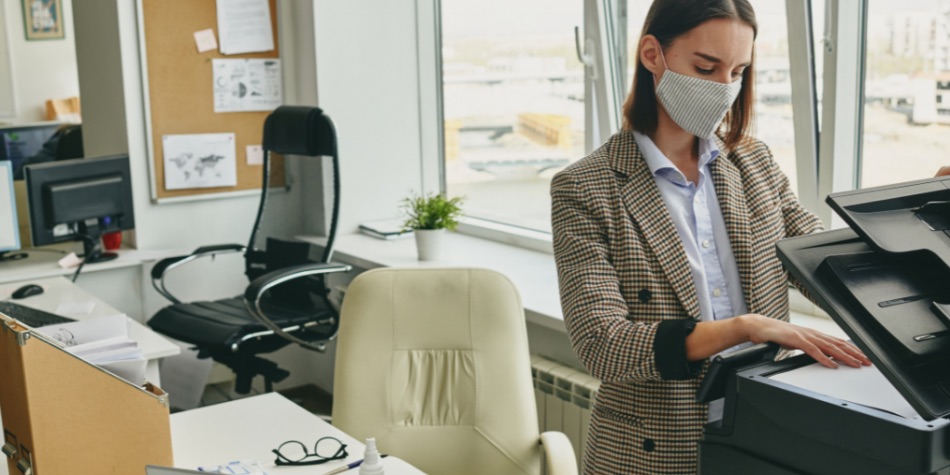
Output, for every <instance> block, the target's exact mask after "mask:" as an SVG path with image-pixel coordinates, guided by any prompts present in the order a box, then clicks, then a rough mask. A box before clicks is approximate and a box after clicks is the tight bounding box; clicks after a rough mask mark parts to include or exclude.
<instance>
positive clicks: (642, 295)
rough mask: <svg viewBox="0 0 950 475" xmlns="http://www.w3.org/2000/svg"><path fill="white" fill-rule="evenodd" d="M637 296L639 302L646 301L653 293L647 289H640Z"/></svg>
mask: <svg viewBox="0 0 950 475" xmlns="http://www.w3.org/2000/svg"><path fill="white" fill-rule="evenodd" d="M637 297H638V298H639V299H640V301H641V302H643V303H647V302H649V301H650V299H651V298H653V293H652V292H650V291H649V290H648V289H642V290H640V292H639V293H637Z"/></svg>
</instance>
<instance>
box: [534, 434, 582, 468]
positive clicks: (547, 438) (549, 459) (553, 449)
mask: <svg viewBox="0 0 950 475" xmlns="http://www.w3.org/2000/svg"><path fill="white" fill-rule="evenodd" d="M541 445H542V446H543V447H544V461H545V463H546V464H547V468H548V470H547V473H548V475H577V457H575V456H574V447H573V446H571V441H570V439H568V438H567V436H566V435H564V433H563V432H554V431H549V432H543V433H541Z"/></svg>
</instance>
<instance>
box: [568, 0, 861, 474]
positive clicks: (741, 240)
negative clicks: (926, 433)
mask: <svg viewBox="0 0 950 475" xmlns="http://www.w3.org/2000/svg"><path fill="white" fill-rule="evenodd" d="M755 35H756V22H755V15H754V13H753V11H752V8H751V6H750V5H749V3H748V1H747V0H709V1H702V2H697V1H695V0H656V1H655V2H654V3H653V5H652V7H651V9H650V12H649V13H648V15H647V19H646V22H645V24H644V27H643V33H642V35H641V40H640V44H639V48H638V58H637V59H638V61H637V70H636V75H635V78H634V83H633V90H632V92H631V94H630V96H629V98H628V99H627V102H626V104H625V105H624V118H625V125H624V130H623V131H621V132H620V133H618V134H616V135H614V136H613V137H612V138H611V139H610V140H609V141H608V142H607V143H606V144H604V145H603V146H602V147H601V148H599V149H598V150H596V151H594V152H593V153H592V154H591V155H589V156H588V157H586V158H584V159H582V160H580V161H578V162H576V163H574V164H572V165H570V166H569V167H567V168H566V169H565V170H564V171H562V172H560V173H559V174H558V175H557V176H555V178H554V180H553V181H552V184H551V195H552V201H553V204H552V206H553V216H552V221H553V232H554V252H555V259H556V261H557V266H558V276H559V280H560V289H561V301H562V305H563V308H564V318H565V323H566V325H567V329H568V333H569V335H570V337H571V341H572V344H573V346H574V350H575V352H576V353H577V355H578V356H579V358H580V360H581V361H582V362H583V363H584V364H585V365H586V367H587V368H588V370H589V371H590V372H591V374H592V375H594V376H596V377H598V378H600V379H601V381H602V384H601V387H600V391H599V393H598V397H597V401H596V403H595V405H594V411H593V416H592V421H591V428H590V434H589V436H588V444H587V448H586V460H587V462H586V466H585V470H584V472H585V473H588V474H595V473H596V474H600V473H604V474H607V473H610V474H620V473H650V474H659V473H695V472H696V462H697V443H698V442H699V439H700V436H701V432H702V426H703V424H704V423H705V422H706V421H707V418H709V417H714V416H715V414H712V415H710V411H712V412H713V413H715V412H716V410H717V407H715V406H714V405H711V406H710V407H707V406H705V405H702V404H698V403H696V402H694V401H695V394H696V389H697V387H698V386H699V382H700V375H701V374H702V369H703V363H704V361H705V360H706V359H708V358H709V357H710V356H713V355H715V354H717V353H720V352H722V351H724V350H727V349H730V348H733V347H735V346H737V345H741V344H744V343H746V342H752V343H759V342H765V341H773V342H776V343H779V344H781V345H782V346H784V347H786V348H798V349H802V350H804V351H805V352H806V353H808V354H809V355H811V356H812V357H813V358H815V360H817V361H818V362H819V363H821V364H823V365H825V366H829V367H836V366H837V363H836V362H840V363H844V364H846V365H849V366H854V367H857V366H860V365H868V364H870V361H869V360H868V359H867V358H866V357H865V356H864V355H863V354H862V353H861V352H860V350H858V349H857V348H856V347H855V346H854V345H852V344H850V343H848V342H846V341H843V340H840V339H837V338H833V337H831V336H828V335H825V334H822V333H820V332H817V331H814V330H810V329H806V328H802V327H797V326H795V325H791V324H789V323H787V320H788V274H787V273H786V272H785V271H784V270H783V269H782V265H781V264H780V263H779V261H778V258H777V256H776V253H775V243H776V241H778V240H779V239H782V238H784V237H787V236H797V235H801V234H807V233H811V232H813V231H816V230H818V229H819V227H820V222H819V220H818V218H817V217H815V216H814V215H812V214H810V213H809V212H807V211H806V210H804V209H803V208H802V207H801V205H800V204H799V203H798V202H797V201H796V199H795V196H794V195H793V194H792V190H791V189H790V188H789V184H788V180H787V179H786V178H785V176H784V175H783V174H782V172H781V171H780V170H779V168H778V166H777V165H776V164H775V162H774V161H773V160H772V157H771V154H770V152H769V149H768V148H767V147H766V146H765V144H763V143H761V142H759V141H757V140H755V139H752V138H751V137H749V136H748V135H747V134H748V131H749V129H750V124H751V119H752V104H753V102H754V100H755V96H754V95H753V91H752V84H753V83H754V77H753V40H754V38H755ZM717 131H718V134H717V133H716V132H717ZM730 317H735V318H730Z"/></svg>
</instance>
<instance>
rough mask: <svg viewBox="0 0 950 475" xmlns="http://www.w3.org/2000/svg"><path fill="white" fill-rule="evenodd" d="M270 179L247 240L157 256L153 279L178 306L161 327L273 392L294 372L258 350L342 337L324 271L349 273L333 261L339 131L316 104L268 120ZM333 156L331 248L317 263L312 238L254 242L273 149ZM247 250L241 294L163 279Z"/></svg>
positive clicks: (162, 317) (242, 386)
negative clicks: (191, 288)
mask: <svg viewBox="0 0 950 475" xmlns="http://www.w3.org/2000/svg"><path fill="white" fill-rule="evenodd" d="M263 148H264V179H263V184H262V190H261V201H260V205H259V207H258V211H257V218H256V219H255V221H254V227H253V229H252V230H251V237H250V240H249V241H248V244H247V246H246V247H245V246H242V245H239V244H224V245H214V246H203V247H199V248H198V249H196V250H195V252H193V253H191V254H190V255H187V256H177V257H171V258H168V259H164V260H162V261H160V262H158V263H157V264H156V265H155V267H154V268H153V269H152V285H153V286H154V287H155V289H156V290H157V291H158V292H159V293H160V294H162V295H163V296H165V297H166V298H168V299H169V300H170V301H171V302H173V304H172V305H169V306H168V307H165V308H163V309H162V310H160V311H159V312H158V313H156V314H155V316H154V317H152V319H151V320H149V322H148V325H149V326H150V327H152V329H154V330H155V331H157V332H159V333H162V334H165V335H168V336H169V337H172V338H175V339H177V340H181V341H183V342H185V343H189V344H192V345H195V346H196V347H197V349H198V357H199V358H208V357H210V358H212V359H214V360H215V361H217V362H220V363H222V364H225V365H227V366H228V367H229V368H231V369H232V370H233V371H234V373H235V375H236V381H235V391H237V392H238V393H241V394H246V393H247V392H249V391H250V388H251V382H252V380H253V378H254V377H255V376H257V375H261V376H263V377H264V383H265V388H266V390H267V391H268V392H269V391H271V390H272V389H273V383H274V382H279V381H281V380H283V379H284V378H286V377H287V376H289V373H288V372H287V371H285V370H283V369H281V368H279V367H278V366H277V364H276V363H274V362H272V361H269V360H266V359H264V358H261V357H260V356H258V355H259V354H261V353H270V352H272V351H275V350H277V349H279V348H282V347H284V346H286V345H288V344H290V343H291V342H293V343H297V344H299V345H300V346H303V347H305V348H308V349H311V350H314V351H321V352H322V351H325V345H324V343H325V342H326V341H328V340H331V339H333V338H335V337H336V332H337V329H338V327H339V317H338V315H337V312H336V310H335V309H334V308H333V306H332V305H331V304H330V302H329V299H328V288H327V286H326V284H325V280H324V279H325V276H326V275H327V274H330V273H334V272H346V271H349V270H350V267H349V266H346V265H341V264H332V263H330V257H331V256H332V255H333V241H334V238H335V236H336V229H337V221H338V218H339V202H340V185H339V184H340V177H339V160H338V157H337V148H336V132H335V131H334V128H333V122H331V121H330V118H329V117H327V116H325V115H323V112H322V111H321V110H320V109H317V108H313V107H296V106H283V107H279V108H277V110H275V111H274V112H273V113H271V114H270V115H269V116H268V117H267V120H266V121H265V122H264V140H263ZM271 153H279V154H282V155H301V156H306V157H318V158H319V157H323V156H329V157H330V158H331V159H332V161H333V192H334V193H333V215H332V218H331V224H330V233H329V237H328V240H327V244H326V247H325V248H324V249H323V252H322V256H321V258H320V260H319V262H314V261H310V260H309V258H308V256H309V254H310V251H311V245H310V244H307V243H301V242H286V241H280V240H277V239H273V238H268V239H267V245H266V249H265V250H258V249H256V248H255V247H254V245H255V240H256V238H257V234H258V230H259V228H260V224H261V219H262V218H263V215H264V209H265V204H266V202H267V192H268V188H269V186H268V182H269V179H270V176H269V175H270V173H269V172H270V154H271ZM235 252H243V253H244V259H245V274H247V276H248V278H249V279H250V280H251V283H250V285H249V286H248V287H247V289H246V290H245V292H244V296H243V297H235V298H230V299H224V300H217V301H211V302H191V303H183V302H181V301H180V300H178V299H177V298H176V297H175V296H174V295H172V294H171V293H170V292H169V291H168V290H167V289H166V286H165V277H166V276H167V275H168V272H169V271H171V270H172V269H175V268H178V267H181V266H182V265H184V264H186V263H188V262H192V261H194V260H196V259H198V258H202V257H209V256H214V255H216V254H223V253H235Z"/></svg>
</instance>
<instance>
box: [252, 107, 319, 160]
mask: <svg viewBox="0 0 950 475" xmlns="http://www.w3.org/2000/svg"><path fill="white" fill-rule="evenodd" d="M263 148H264V150H269V151H271V152H274V153H280V154H284V155H287V154H290V155H306V156H311V157H318V156H324V155H330V156H332V155H336V130H335V129H334V127H333V122H332V121H331V120H330V118H329V117H327V116H325V115H324V114H323V111H322V110H320V109H319V108H316V107H305V106H280V107H278V108H277V109H275V110H274V112H271V114H270V115H269V116H267V120H266V121H264V140H263Z"/></svg>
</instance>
